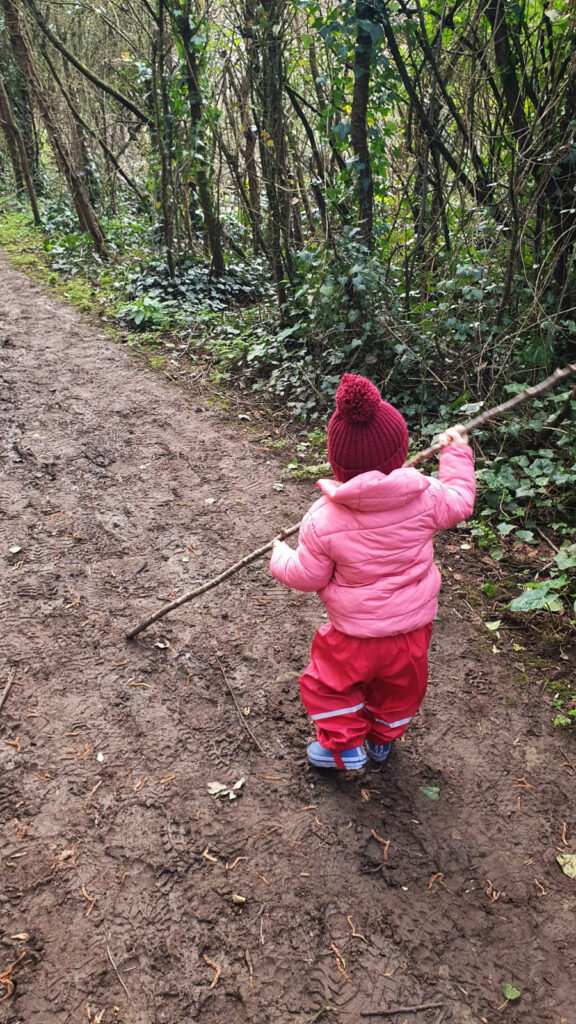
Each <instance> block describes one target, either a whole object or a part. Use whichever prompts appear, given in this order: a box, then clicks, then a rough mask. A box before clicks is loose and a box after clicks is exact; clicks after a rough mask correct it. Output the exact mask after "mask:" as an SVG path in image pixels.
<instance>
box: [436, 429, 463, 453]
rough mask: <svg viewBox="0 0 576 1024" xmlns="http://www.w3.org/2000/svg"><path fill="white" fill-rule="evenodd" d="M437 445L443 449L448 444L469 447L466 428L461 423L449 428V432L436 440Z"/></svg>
mask: <svg viewBox="0 0 576 1024" xmlns="http://www.w3.org/2000/svg"><path fill="white" fill-rule="evenodd" d="M436 443H437V444H439V445H440V447H441V448H445V447H446V445H447V444H461V445H467V444H468V434H467V433H466V431H465V430H464V427H463V426H462V425H461V424H460V423H457V424H456V426H454V427H449V428H448V430H445V431H444V432H443V433H442V434H439V435H438V437H437V438H436Z"/></svg>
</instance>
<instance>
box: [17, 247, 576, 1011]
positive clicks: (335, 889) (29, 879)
mask: <svg viewBox="0 0 576 1024" xmlns="http://www.w3.org/2000/svg"><path fill="white" fill-rule="evenodd" d="M0 342H1V347H0V357H1V381H0V413H1V417H2V447H1V453H0V454H1V467H0V469H1V476H0V530H1V534H0V573H1V575H2V609H1V620H0V621H1V633H2V646H1V653H0V695H1V693H2V691H3V689H4V687H5V684H6V683H7V682H8V680H9V678H11V676H10V673H11V672H13V684H12V687H11V689H10V691H9V693H8V696H7V699H6V702H5V704H4V706H3V708H2V709H1V711H0V772H1V776H0V819H1V828H0V855H1V868H0V913H1V929H2V932H1V938H0V998H2V997H4V1000H3V1001H2V1002H1V1003H0V1022H2V1024H81V1022H86V1021H93V1022H94V1021H102V1022H103V1024H112V1022H114V1021H116V1022H118V1024H188V1022H189V1021H196V1020H197V1021H202V1022H203V1024H219V1022H221V1024H246V1022H250V1024H285V1022H290V1021H294V1022H295V1024H306V1022H312V1021H322V1022H323V1024H362V1022H363V1021H368V1022H369V1021H375V1022H383V1021H390V1022H394V1024H396V1022H398V1024H402V1022H404V1021H406V1022H408V1024H440V1022H446V1024H448V1022H452V1024H485V1022H488V1024H495V1022H499V1021H504V1022H506V1024H513V1022H523V1024H561V1022H564V1024H575V1022H576V1010H575V1008H574V1005H575V987H574V979H575V977H576V934H575V931H576V928H575V921H576V913H575V912H576V882H575V881H574V880H571V879H570V878H568V877H567V876H566V875H564V874H563V873H562V871H561V870H560V867H559V865H558V864H557V862H556V857H557V854H558V853H559V852H562V851H564V852H575V851H576V819H575V815H574V808H575V799H574V797H575V786H574V781H575V774H576V773H575V763H576V745H575V742H574V737H573V736H572V737H571V736H566V735H565V734H563V733H562V732H560V731H559V730H555V729H554V728H553V726H552V711H551V708H550V702H549V698H548V696H547V695H545V693H544V688H543V687H544V685H545V683H546V676H545V673H542V674H540V676H539V677H538V678H534V679H533V680H532V681H531V682H528V683H526V684H525V685H524V686H523V687H520V686H519V685H518V677H519V676H520V677H521V678H522V679H524V678H526V675H529V674H530V673H528V672H527V670H526V666H525V665H524V663H523V659H529V657H530V651H529V650H526V651H521V650H520V651H518V650H515V649H514V647H513V644H512V641H511V639H510V637H508V636H507V635H506V634H505V633H504V632H503V631H501V633H500V636H497V635H496V634H494V635H489V636H488V637H487V631H486V630H485V629H484V630H483V631H482V629H481V628H480V625H479V616H478V613H477V611H475V610H474V608H473V607H472V606H470V605H469V604H468V603H467V602H466V600H465V598H464V596H463V594H462V588H463V586H464V584H465V585H466V586H467V587H468V588H471V589H472V590H473V589H474V588H475V587H478V586H479V584H480V581H481V579H482V571H481V570H480V568H479V567H475V563H474V560H473V559H472V558H471V555H470V554H469V553H467V552H463V551H461V547H460V544H461V540H462V536H461V535H460V534H458V533H453V534H451V535H449V536H448V537H447V538H446V539H445V540H444V541H443V542H442V545H441V555H442V565H443V571H444V576H445V588H444V592H443V600H442V605H441V613H440V616H439V619H438V621H437V623H436V627H435V631H434V637H433V642H432V651H431V669H430V675H431V680H432V682H431V685H430V689H429V692H428V695H427V698H426V701H425V705H424V708H423V711H422V713H421V715H420V716H419V718H418V720H417V722H416V723H414V725H413V727H412V728H411V730H410V731H409V732H408V733H407V734H406V737H405V741H404V742H402V743H399V744H397V749H396V750H395V751H394V753H393V756H392V757H391V759H390V762H389V763H388V764H387V765H386V766H385V768H383V769H381V770H380V769H376V770H369V771H367V772H366V773H365V774H363V775H362V777H360V778H358V777H355V778H352V779H345V778H342V777H340V776H333V775H330V774H329V773H328V774H326V773H324V774H321V773H318V772H315V771H313V770H312V769H309V768H308V767H307V765H306V762H305V756H304V750H305V744H306V741H307V740H308V739H309V738H310V736H311V730H310V725H309V723H308V721H307V719H306V716H305V713H304V711H303V709H302V707H301V704H300V699H299V695H298V686H297V677H298V671H299V669H301V667H302V666H303V665H304V664H305V663H306V660H307V657H308V651H309V645H310V641H311V638H312V635H313V632H314V629H315V627H316V626H317V625H318V624H319V623H320V622H321V621H322V610H323V609H322V606H321V605H320V603H319V602H318V600H317V598H316V597H315V596H308V595H301V594H297V593H294V592H290V591H288V590H285V589H283V588H282V587H280V586H279V585H278V584H276V583H275V582H274V581H273V580H272V579H271V578H270V577H269V575H268V573H267V569H266V566H265V565H264V564H260V565H257V566H252V567H250V568H248V569H246V570H244V571H243V573H242V574H241V575H238V576H236V577H235V578H233V579H232V580H230V581H229V582H228V583H226V584H224V585H223V586H222V587H220V588H219V589H218V590H215V591H212V592H210V593H208V594H206V595H204V596H203V597H202V598H200V599H199V600H198V601H197V602H196V603H195V604H190V605H186V606H184V607H183V608H181V609H179V610H178V611H177V612H175V613H173V614H172V615H171V616H169V617H168V618H166V619H164V620H162V621H161V622H159V623H157V624H156V625H155V626H153V627H151V628H150V629H149V630H148V631H147V632H146V633H143V634H142V635H141V636H140V637H138V638H137V639H136V640H135V641H132V642H131V643H127V642H126V641H125V639H124V633H125V631H126V630H127V629H128V628H129V627H130V626H131V625H133V624H135V623H136V622H138V621H139V620H140V619H142V618H144V617H145V616H146V615H147V614H149V612H150V611H153V610H155V609H156V608H158V607H159V606H160V605H161V604H163V603H166V602H168V601H170V600H172V599H173V598H174V597H175V596H177V595H178V594H179V593H182V592H183V591H184V590H188V589H192V587H193V586H194V585H195V584H196V583H197V582H199V581H202V580H204V579H207V578H210V577H211V576H214V575H216V574H217V573H218V572H220V571H221V570H222V569H224V568H226V567H227V566H228V565H229V564H231V563H232V562H234V561H235V560H237V558H239V557H240V556H241V555H243V554H245V553H246V552H248V551H250V550H252V549H253V548H256V547H257V546H258V545H259V544H261V543H263V542H264V541H265V540H266V539H268V538H269V537H271V536H272V535H274V533H276V532H278V530H279V529H280V528H281V527H282V526H285V525H287V524H291V523H292V522H294V521H298V518H299V516H300V515H301V514H302V512H303V511H304V510H305V509H306V508H307V506H308V504H309V502H310V499H311V498H312V496H313V488H312V487H311V485H310V484H297V483H290V482H288V483H286V484H285V489H284V491H283V492H280V491H279V490H276V489H275V488H274V484H275V482H277V481H278V479H279V475H280V465H279V464H278V462H277V461H276V460H275V458H274V455H273V454H271V452H270V451H269V450H268V449H267V448H266V445H265V444H264V443H263V441H262V439H258V437H256V436H255V435H252V434H250V433H248V432H246V430H245V429H244V428H242V429H241V428H240V426H239V425H237V424H236V423H234V422H233V421H232V419H231V417H230V416H229V415H227V414H226V413H225V412H223V411H222V410H217V409H210V408H209V407H208V405H207V403H206V401H205V398H204V397H203V396H202V395H199V394H197V393H191V392H190V391H188V390H185V389H177V388H175V387H174V386H173V385H172V384H170V383H169V382H168V381H166V380H164V379H162V378H161V377H160V376H159V375H158V374H155V373H153V372H151V371H150V370H149V369H148V368H147V367H144V366H143V365H142V364H140V363H139V362H138V361H137V360H135V359H134V358H133V357H132V356H131V355H130V354H129V353H128V352H126V351H124V350H123V349H122V348H121V347H119V346H118V345H116V344H115V343H113V342H112V341H110V340H107V339H106V338H103V337H101V336H99V335H98V332H97V329H95V328H93V327H91V326H90V325H89V324H87V323H86V322H85V321H84V320H83V319H82V317H81V316H80V315H79V314H77V313H75V312H73V311H71V310H69V309H67V308H65V307H63V306H61V305H59V304H58V303H57V302H56V301H55V300H54V299H53V298H52V297H50V296H48V295H46V293H45V292H44V291H43V290H42V289H41V288H40V287H39V286H37V285H35V284H33V283H32V282H30V281H29V280H28V279H26V278H25V277H24V276H22V275H21V274H19V273H16V272H14V271H12V270H10V269H8V267H7V266H6V265H5V264H3V263H0ZM472 555H474V553H473V552H472ZM466 559H468V560H466ZM462 581H464V584H463V583H462ZM492 645H494V650H493V646H492ZM517 646H521V645H518V644H517ZM559 653H560V652H559ZM232 694H233V695H234V697H235V700H234V699H233V696H232ZM240 779H244V780H245V781H244V783H243V786H242V789H241V796H240V797H239V798H238V799H236V800H229V799H227V798H226V799H223V800H217V799H215V798H214V797H213V796H211V795H210V794H209V792H208V789H207V785H208V783H210V782H213V781H219V782H222V783H226V784H228V785H232V784H234V783H235V782H237V781H238V780H240ZM430 783H434V784H437V788H436V790H435V789H434V787H432V789H430V788H428V794H430V793H431V794H432V796H438V799H432V798H431V795H428V794H427V792H425V791H423V788H424V790H426V789H427V787H429V786H430ZM438 787H439V788H438ZM238 897H242V898H243V900H244V902H242V901H240V900H239V899H238ZM12 965H14V966H12ZM504 983H509V984H511V985H513V986H515V988H516V989H518V990H519V991H520V993H521V995H520V998H519V999H518V1000H516V1001H514V1002H509V1003H508V1004H507V1005H504V1004H505V998H504V995H503V984H504ZM13 986H14V987H13ZM402 1007H406V1008H407V1009H406V1010H404V1011H402V1010H401V1008H402ZM409 1008H413V1009H409ZM370 1011H374V1015H372V1016H368V1015H367V1014H369V1013H370ZM386 1011H390V1012H389V1014H388V1015H387V1013H386Z"/></svg>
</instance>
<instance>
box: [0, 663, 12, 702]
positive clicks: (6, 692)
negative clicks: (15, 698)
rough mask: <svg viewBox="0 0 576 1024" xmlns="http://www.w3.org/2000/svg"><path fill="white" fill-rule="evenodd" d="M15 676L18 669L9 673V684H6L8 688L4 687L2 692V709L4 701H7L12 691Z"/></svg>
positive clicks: (0, 699)
mask: <svg viewBox="0 0 576 1024" xmlns="http://www.w3.org/2000/svg"><path fill="white" fill-rule="evenodd" d="M15 675H16V669H15V668H13V669H10V672H9V673H8V682H7V683H6V686H5V687H4V690H3V692H2V696H1V697H0V708H1V707H2V705H3V703H4V701H5V700H6V697H7V696H8V694H9V693H10V689H11V687H12V683H13V682H14V677H15Z"/></svg>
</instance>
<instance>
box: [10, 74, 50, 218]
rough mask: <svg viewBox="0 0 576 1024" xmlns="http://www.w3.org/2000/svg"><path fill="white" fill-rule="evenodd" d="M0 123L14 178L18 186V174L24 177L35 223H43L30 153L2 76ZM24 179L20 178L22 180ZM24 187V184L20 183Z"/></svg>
mask: <svg viewBox="0 0 576 1024" xmlns="http://www.w3.org/2000/svg"><path fill="white" fill-rule="evenodd" d="M0 123H1V124H2V128H3V129H4V133H5V135H6V141H7V143H8V151H9V153H10V158H11V160H12V164H13V167H14V178H15V180H16V185H17V187H18V174H19V173H20V172H21V175H22V176H23V177H24V182H25V184H26V191H27V193H28V198H29V200H30V206H31V207H32V214H33V217H34V223H35V224H41V223H42V218H41V217H40V211H39V209H38V200H37V199H36V190H35V188H34V182H33V181H32V173H31V171H30V165H29V163H28V155H27V153H26V147H25V146H24V141H23V139H22V135H21V134H20V129H19V128H18V125H17V124H16V122H15V121H14V118H13V116H12V110H11V107H10V100H9V98H8V93H7V92H6V89H5V88H4V82H3V81H2V78H1V77H0ZM21 180H22V179H21V178H20V181H21ZM20 187H22V185H20Z"/></svg>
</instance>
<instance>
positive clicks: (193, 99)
mask: <svg viewBox="0 0 576 1024" xmlns="http://www.w3.org/2000/svg"><path fill="white" fill-rule="evenodd" d="M192 18H193V12H192V10H191V5H190V4H189V3H187V4H186V6H185V10H184V13H179V12H175V14H174V23H175V25H176V29H177V31H178V33H179V35H180V38H181V40H182V44H183V46H184V53H185V56H186V82H187V86H188V102H189V105H190V117H191V121H192V140H191V145H192V148H193V150H194V151H195V178H196V187H197V189H198V200H199V202H200V206H201V208H202V216H203V218H204V232H205V237H206V242H207V245H208V249H209V252H210V256H211V258H212V270H213V272H214V274H216V275H222V274H223V273H224V270H225V262H224V250H223V249H222V238H221V230H220V221H219V218H218V215H217V213H216V209H215V206H214V202H213V198H212V191H211V188H210V178H209V175H208V170H207V165H206V161H205V159H204V157H203V156H202V155H201V154H200V153H199V152H198V147H199V144H201V143H202V141H203V138H202V137H203V130H204V124H203V105H202V93H201V90H200V68H199V66H198V56H197V53H196V49H195V45H196V44H195V42H194V36H195V35H196V31H195V29H194V26H193V24H192Z"/></svg>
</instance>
